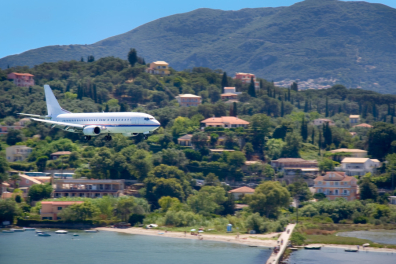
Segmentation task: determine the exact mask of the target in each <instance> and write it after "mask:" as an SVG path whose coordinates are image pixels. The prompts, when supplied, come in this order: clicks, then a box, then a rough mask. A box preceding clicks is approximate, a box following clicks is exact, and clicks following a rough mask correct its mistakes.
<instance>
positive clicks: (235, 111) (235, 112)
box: [232, 102, 238, 116]
mask: <svg viewBox="0 0 396 264" xmlns="http://www.w3.org/2000/svg"><path fill="white" fill-rule="evenodd" d="M232 111H233V116H238V105H237V103H236V102H233V103H232Z"/></svg>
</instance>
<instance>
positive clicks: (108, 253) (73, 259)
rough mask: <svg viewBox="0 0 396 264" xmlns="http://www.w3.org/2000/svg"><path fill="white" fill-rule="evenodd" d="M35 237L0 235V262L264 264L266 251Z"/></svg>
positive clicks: (109, 237)
mask: <svg viewBox="0 0 396 264" xmlns="http://www.w3.org/2000/svg"><path fill="white" fill-rule="evenodd" d="M49 233H50V234H51V235H52V236H50V237H39V236H37V235H36V233H35V232H34V231H25V232H21V233H11V234H6V233H0V263H12V264H54V263H55V264H63V263H65V264H66V263H67V264H70V263H73V264H74V263H84V264H102V263H103V264H112V263H116V264H124V263H125V264H134V263H136V264H159V263H161V264H176V263H180V264H198V263H199V264H202V263H215V264H222V263H224V264H241V263H243V264H258V263H260V264H263V263H265V262H266V261H267V259H268V257H269V255H270V253H271V251H270V250H269V249H268V248H259V247H257V248H253V247H247V246H244V245H238V244H231V243H221V242H213V241H200V240H195V239H194V240H192V239H177V238H166V237H153V236H139V235H129V234H120V233H116V232H99V233H94V234H87V233H83V232H77V233H78V234H79V236H77V237H73V235H72V234H73V233H74V232H70V233H69V234H67V235H56V234H55V233H54V232H49Z"/></svg>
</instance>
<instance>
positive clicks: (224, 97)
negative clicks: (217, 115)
mask: <svg viewBox="0 0 396 264" xmlns="http://www.w3.org/2000/svg"><path fill="white" fill-rule="evenodd" d="M220 96H221V100H223V101H228V100H238V95H237V94H234V93H223V94H221V95H220Z"/></svg>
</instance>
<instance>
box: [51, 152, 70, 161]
mask: <svg viewBox="0 0 396 264" xmlns="http://www.w3.org/2000/svg"><path fill="white" fill-rule="evenodd" d="M70 154H71V152H70V151H58V152H54V153H52V154H51V155H50V157H51V159H52V160H56V159H58V158H59V157H60V156H64V155H70Z"/></svg>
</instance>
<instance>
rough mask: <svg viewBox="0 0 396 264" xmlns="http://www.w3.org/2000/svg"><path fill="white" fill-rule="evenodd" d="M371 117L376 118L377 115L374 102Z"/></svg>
mask: <svg viewBox="0 0 396 264" xmlns="http://www.w3.org/2000/svg"><path fill="white" fill-rule="evenodd" d="M373 117H374V119H377V117H378V110H377V105H376V104H375V103H373Z"/></svg>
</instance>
